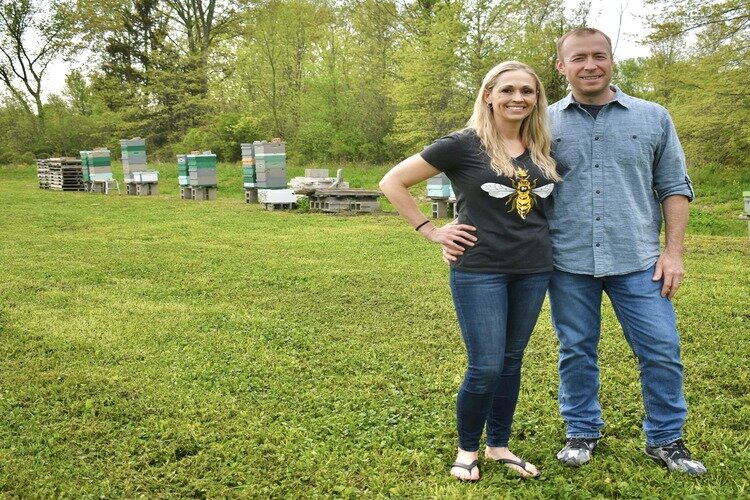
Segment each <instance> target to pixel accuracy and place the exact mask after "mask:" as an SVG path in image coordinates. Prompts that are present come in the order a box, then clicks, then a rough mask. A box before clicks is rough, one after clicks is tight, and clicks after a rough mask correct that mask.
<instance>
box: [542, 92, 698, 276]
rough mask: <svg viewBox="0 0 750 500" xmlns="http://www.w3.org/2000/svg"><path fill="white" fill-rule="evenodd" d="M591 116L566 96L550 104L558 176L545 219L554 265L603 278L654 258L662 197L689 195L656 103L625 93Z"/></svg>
mask: <svg viewBox="0 0 750 500" xmlns="http://www.w3.org/2000/svg"><path fill="white" fill-rule="evenodd" d="M612 90H614V91H615V97H614V99H613V100H612V101H611V102H609V103H608V104H607V105H606V106H604V108H602V109H601V110H600V111H599V114H598V115H597V118H596V119H594V118H592V117H591V115H589V114H588V113H587V112H586V111H585V110H584V109H583V108H581V107H580V105H579V104H578V103H576V101H575V100H574V99H573V96H572V94H571V95H568V96H567V97H566V98H564V99H562V100H560V101H558V102H556V103H554V104H552V105H551V106H550V107H549V113H550V119H551V124H552V152H553V155H554V156H555V158H556V160H557V166H558V167H557V168H558V171H559V172H560V173H561V174H562V176H563V182H561V183H560V184H559V185H558V186H557V187H556V189H555V194H554V199H553V200H552V201H551V203H550V206H549V211H548V213H547V218H548V219H549V226H550V237H551V238H552V248H553V259H554V265H555V268H556V269H560V270H562V271H566V272H569V273H575V274H587V275H592V276H597V277H600V276H610V275H620V274H627V273H631V272H635V271H643V270H645V269H648V268H649V267H651V266H652V265H653V264H654V263H655V262H656V260H657V258H658V257H659V251H660V250H659V248H660V246H659V234H660V232H661V225H662V212H661V202H662V201H664V199H665V198H667V197H669V196H672V195H684V196H686V197H688V199H690V200H692V199H693V189H692V186H691V183H690V178H689V177H688V175H687V167H686V164H685V154H684V153H683V151H682V146H680V141H679V139H678V138H677V133H676V131H675V128H674V124H673V123H672V119H671V118H670V117H669V113H668V112H667V110H666V109H664V108H663V107H662V106H660V105H658V104H656V103H653V102H649V101H644V100H642V99H637V98H635V97H631V96H629V95H626V94H624V93H623V92H622V91H621V90H620V89H618V88H617V87H614V86H613V87H612Z"/></svg>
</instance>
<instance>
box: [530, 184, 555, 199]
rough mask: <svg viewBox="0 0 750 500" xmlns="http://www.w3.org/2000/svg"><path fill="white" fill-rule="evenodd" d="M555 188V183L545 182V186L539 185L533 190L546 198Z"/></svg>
mask: <svg viewBox="0 0 750 500" xmlns="http://www.w3.org/2000/svg"><path fill="white" fill-rule="evenodd" d="M553 189H555V185H554V184H545V185H544V186H539V187H538V188H534V189H532V190H531V192H532V193H534V194H535V195H537V196H538V197H540V198H546V197H547V196H549V195H551V194H552V190H553Z"/></svg>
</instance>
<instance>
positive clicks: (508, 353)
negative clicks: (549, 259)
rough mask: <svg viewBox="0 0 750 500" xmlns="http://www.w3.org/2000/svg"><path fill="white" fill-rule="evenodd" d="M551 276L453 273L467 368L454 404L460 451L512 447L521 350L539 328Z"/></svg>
mask: <svg viewBox="0 0 750 500" xmlns="http://www.w3.org/2000/svg"><path fill="white" fill-rule="evenodd" d="M550 275H551V273H539V274H518V275H516V274H490V273H471V272H462V271H456V270H451V275H450V285H451V293H452V295H453V303H454V305H455V307H456V315H457V316H458V324H459V326H460V327H461V334H462V336H463V339H464V343H465V344H466V352H467V354H468V367H467V369H466V374H465V375H464V380H463V383H462V384H461V389H460V390H459V392H458V400H457V402H456V416H457V421H458V446H459V447H460V448H461V449H463V450H466V451H477V450H478V449H479V439H480V437H481V436H482V430H483V429H484V427H485V425H486V427H487V446H493V447H494V446H508V439H509V438H510V430H511V424H512V423H513V413H514V412H515V409H516V402H517V401H518V391H519V388H520V385H521V361H522V359H523V351H524V349H525V348H526V345H527V344H528V342H529V338H530V337H531V332H532V330H533V329H534V325H536V320H537V318H538V317H539V311H540V310H541V308H542V303H543V302H544V295H545V293H546V291H547V286H548V284H549V279H550Z"/></svg>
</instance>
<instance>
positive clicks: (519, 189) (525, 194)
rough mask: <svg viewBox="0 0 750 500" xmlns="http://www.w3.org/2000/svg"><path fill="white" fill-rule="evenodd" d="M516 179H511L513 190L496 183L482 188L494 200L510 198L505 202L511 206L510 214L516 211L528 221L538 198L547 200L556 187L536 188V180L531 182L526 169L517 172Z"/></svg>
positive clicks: (490, 183)
mask: <svg viewBox="0 0 750 500" xmlns="http://www.w3.org/2000/svg"><path fill="white" fill-rule="evenodd" d="M516 177H517V179H518V180H517V181H516V180H513V179H511V183H512V184H513V187H512V188H509V187H508V186H504V185H503V184H497V183H495V182H485V183H484V184H482V186H481V188H482V190H483V191H487V192H488V193H489V195H490V196H492V197H494V198H505V197H506V196H510V198H508V201H506V202H505V204H506V205H510V210H508V212H512V211H514V210H515V211H516V212H517V213H518V215H519V216H520V217H521V218H522V219H526V216H527V215H528V214H529V212H531V209H532V208H534V204H535V203H536V197H537V196H539V197H540V198H546V197H547V196H549V195H550V194H552V190H553V189H554V188H555V185H554V184H545V185H544V186H540V187H536V179H534V180H533V181H531V180H529V171H528V170H526V169H525V168H519V169H518V170H516Z"/></svg>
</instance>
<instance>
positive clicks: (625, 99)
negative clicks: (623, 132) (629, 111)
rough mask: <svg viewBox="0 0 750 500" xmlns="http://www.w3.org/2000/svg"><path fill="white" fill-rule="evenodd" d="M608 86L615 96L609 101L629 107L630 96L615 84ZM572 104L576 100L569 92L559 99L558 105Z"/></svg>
mask: <svg viewBox="0 0 750 500" xmlns="http://www.w3.org/2000/svg"><path fill="white" fill-rule="evenodd" d="M609 88H610V89H611V90H612V91H614V93H615V97H614V98H613V99H612V100H611V101H610V102H616V103H618V104H620V105H621V106H623V107H625V108H630V106H631V102H632V100H633V98H632V97H630V96H629V95H627V94H625V93H624V92H623V91H622V90H620V89H619V88H618V87H617V85H610V86H609ZM573 104H578V101H576V99H575V97H573V92H571V93H569V94H568V95H567V96H565V97H564V98H563V99H562V100H561V101H560V107H561V108H562V109H568V107H569V106H571V105H573Z"/></svg>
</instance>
